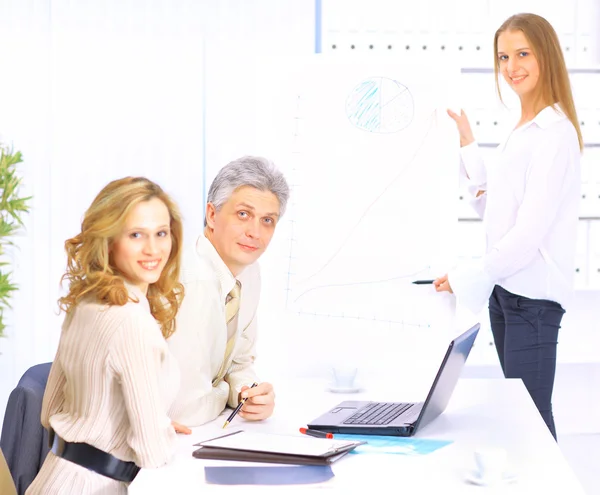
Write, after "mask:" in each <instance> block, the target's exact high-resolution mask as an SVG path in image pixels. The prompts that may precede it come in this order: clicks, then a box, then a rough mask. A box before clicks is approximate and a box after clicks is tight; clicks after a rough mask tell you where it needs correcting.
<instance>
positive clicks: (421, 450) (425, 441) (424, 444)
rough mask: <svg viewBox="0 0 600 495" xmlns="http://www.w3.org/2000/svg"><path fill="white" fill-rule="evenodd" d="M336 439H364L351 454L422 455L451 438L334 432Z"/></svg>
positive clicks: (437, 447) (434, 449) (443, 445)
mask: <svg viewBox="0 0 600 495" xmlns="http://www.w3.org/2000/svg"><path fill="white" fill-rule="evenodd" d="M335 438H336V439H338V440H357V441H364V442H366V444H364V445H360V446H359V447H358V448H356V449H354V450H353V451H352V454H400V455H424V454H430V453H431V452H434V451H436V450H438V449H441V448H442V447H445V446H446V445H449V444H451V443H452V441H451V440H433V439H429V438H415V437H392V436H383V435H382V436H379V435H340V434H336V435H335Z"/></svg>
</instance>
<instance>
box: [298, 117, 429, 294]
mask: <svg viewBox="0 0 600 495" xmlns="http://www.w3.org/2000/svg"><path fill="white" fill-rule="evenodd" d="M435 117H436V114H435V113H433V114H431V115H430V116H429V119H428V123H427V130H426V132H425V135H424V136H423V139H422V140H421V142H420V143H419V145H418V146H417V147H416V148H415V151H414V153H413V154H412V156H411V158H410V159H409V160H407V161H406V163H405V164H404V167H402V168H401V169H400V172H398V174H397V175H396V176H395V177H394V178H393V179H392V181H390V182H389V183H388V184H386V185H385V187H384V188H383V189H382V191H381V192H380V193H379V194H378V195H377V196H376V197H375V198H374V199H373V200H372V201H371V202H370V203H369V205H368V206H367V208H366V209H365V210H364V212H363V213H362V215H361V216H360V217H359V218H358V221H357V222H356V223H355V224H354V226H353V227H352V228H351V229H350V231H349V232H348V235H347V236H346V238H345V239H344V241H343V242H342V243H341V244H340V246H339V247H338V249H337V250H335V251H334V253H333V254H332V255H331V257H330V258H329V259H328V260H327V262H325V264H324V265H323V266H322V267H321V268H319V269H318V270H317V271H316V272H314V273H313V274H312V275H310V276H308V277H307V278H306V279H304V280H302V281H301V282H300V283H305V282H308V281H309V280H310V279H312V278H313V277H315V276H316V275H318V274H319V273H321V272H322V271H323V270H324V269H325V268H327V266H328V265H329V264H330V263H331V262H332V261H333V260H334V259H335V258H336V256H337V255H338V254H339V253H340V251H342V249H343V248H344V246H345V245H346V244H347V243H348V241H349V239H350V238H351V237H352V235H353V234H354V232H355V231H356V229H357V228H358V227H359V226H360V224H361V223H362V222H363V220H364V219H365V217H366V216H367V215H368V214H369V212H370V211H371V209H372V208H373V207H374V206H375V205H376V204H377V202H378V201H380V200H381V198H382V197H383V196H384V195H385V194H386V193H387V192H388V191H389V190H390V188H391V187H393V186H394V184H396V182H397V181H398V180H399V179H400V178H401V177H402V176H403V175H404V174H405V172H406V170H407V169H408V168H409V167H410V165H412V163H413V162H414V160H415V158H416V157H417V156H418V154H419V152H420V151H421V150H422V149H423V146H424V145H425V143H426V142H427V139H428V137H429V136H430V133H431V129H432V127H433V124H434V123H435ZM421 271H422V270H421ZM407 276H410V275H407Z"/></svg>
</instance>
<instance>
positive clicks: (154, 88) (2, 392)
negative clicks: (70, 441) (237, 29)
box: [0, 0, 205, 414]
mask: <svg viewBox="0 0 600 495" xmlns="http://www.w3.org/2000/svg"><path fill="white" fill-rule="evenodd" d="M204 20H205V16H204V15H203V4H202V3H198V2H195V1H193V0H189V1H178V2H172V1H167V0H164V1H163V0H155V1H152V2H148V1H146V2H142V1H133V0H130V1H125V2H123V1H119V0H107V1H103V2H92V1H85V2H84V1H81V2H70V1H68V0H52V1H50V0H32V1H30V2H20V1H17V0H15V1H2V2H0V46H2V47H3V49H2V64H3V66H2V71H1V72H0V109H1V110H0V133H2V138H3V141H4V142H6V143H9V144H12V145H13V146H14V148H15V149H18V150H21V151H22V152H23V155H24V159H25V162H24V164H23V166H22V169H21V172H22V174H23V188H22V193H23V194H25V195H30V194H31V195H33V200H32V203H31V206H32V211H31V214H29V215H26V216H25V232H24V234H23V236H22V237H20V238H19V239H18V242H17V249H16V250H13V252H12V257H13V262H14V280H15V281H16V282H17V283H18V284H19V287H20V290H19V291H18V293H16V294H15V297H14V300H13V303H14V304H13V311H12V312H8V313H7V314H6V318H7V322H8V323H9V324H10V326H9V328H8V329H7V336H8V337H7V338H6V339H3V340H2V341H0V352H1V353H2V354H1V355H0V377H1V378H0V414H3V413H4V404H5V400H6V398H7V396H8V393H9V392H10V390H11V389H12V387H13V386H14V385H15V383H16V381H17V380H18V379H19V377H20V376H21V375H22V373H23V372H24V371H25V370H26V369H27V368H28V367H30V366H32V365H34V364H37V363H40V362H46V361H51V360H52V358H53V356H54V353H55V351H56V345H57V343H58V338H59V335H60V324H61V322H62V316H59V315H58V314H57V305H56V301H57V299H58V297H59V294H60V292H59V280H60V277H61V275H62V274H63V272H64V268H65V261H66V260H65V256H64V251H63V244H64V241H65V239H67V238H69V237H72V236H73V235H75V234H77V233H78V232H79V227H80V222H81V218H82V215H83V213H84V211H85V209H86V208H87V207H88V206H89V204H90V203H91V201H92V199H93V197H94V196H95V195H96V194H97V193H98V192H99V191H100V189H101V188H102V187H103V186H104V185H105V184H106V183H107V182H109V181H110V180H113V179H117V178H120V177H124V176H126V175H144V176H147V177H149V178H151V179H153V180H156V181H157V182H158V183H159V184H160V185H161V186H162V187H163V188H164V189H165V190H166V191H167V192H169V193H171V194H172V195H173V197H174V198H175V199H176V201H177V202H178V203H179V205H180V207H181V209H182V211H183V213H184V220H185V229H186V236H188V237H194V236H195V235H196V234H197V233H198V232H199V231H200V228H201V221H202V218H203V207H202V205H201V198H202V193H203V190H204V183H203V174H204V147H203V145H204V143H203V140H204V113H203V102H204V92H203V91H204V89H203V83H204V80H203V79H204V58H203V52H204V50H203V31H204V29H203V23H204Z"/></svg>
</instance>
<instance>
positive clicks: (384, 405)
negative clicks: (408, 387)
mask: <svg viewBox="0 0 600 495" xmlns="http://www.w3.org/2000/svg"><path fill="white" fill-rule="evenodd" d="M411 406H412V404H401V403H398V402H370V403H369V404H367V405H366V406H365V407H363V408H362V409H360V410H358V411H357V412H356V413H355V414H354V415H353V416H350V417H349V418H348V419H347V420H346V421H344V424H345V425H387V424H390V423H391V422H392V421H394V420H395V419H396V418H397V417H398V416H400V415H401V414H402V413H403V412H404V411H406V410H407V409H408V408H409V407H411Z"/></svg>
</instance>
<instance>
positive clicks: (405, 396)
mask: <svg viewBox="0 0 600 495" xmlns="http://www.w3.org/2000/svg"><path fill="white" fill-rule="evenodd" d="M365 389H366V392H363V393H359V394H352V395H339V394H333V393H329V392H326V391H325V388H324V387H323V383H322V382H318V381H300V380H299V381H295V382H286V383H285V384H284V383H280V384H276V392H277V399H276V408H275V414H274V416H273V417H272V418H270V419H269V420H267V421H264V422H257V423H251V422H246V421H244V420H242V419H241V418H236V419H234V421H233V422H232V425H231V426H230V427H229V428H232V429H234V428H243V429H245V430H249V431H258V432H269V433H281V434H299V433H298V428H299V427H300V426H305V425H306V423H307V422H309V421H310V420H312V419H314V418H315V417H317V416H319V415H320V414H322V413H323V412H325V411H327V409H328V408H329V407H331V406H333V405H335V404H337V403H338V402H339V401H341V400H363V399H364V400H389V401H394V400H396V401H404V400H423V395H422V394H424V393H425V392H426V390H427V388H426V387H425V386H417V385H415V384H413V385H410V384H403V386H402V393H400V392H394V393H390V388H387V391H386V390H384V389H383V387H380V388H379V389H378V387H377V385H375V384H371V385H369V386H368V387H365ZM227 414H229V411H227V413H226V414H224V415H222V416H221V417H220V418H218V419H217V420H215V421H214V422H212V423H209V424H207V425H205V426H202V427H199V428H194V431H193V433H192V435H190V436H180V438H179V449H178V452H177V456H176V459H175V460H174V462H173V463H172V464H170V465H169V466H167V467H164V468H161V469H157V470H142V471H141V472H140V474H139V475H138V477H137V478H136V480H135V481H134V483H132V485H131V487H130V494H131V495H141V494H144V495H147V494H153V493H161V494H173V495H175V494H204V493H223V492H227V493H234V490H235V493H244V495H245V494H247V493H249V492H250V493H259V492H260V493H265V492H268V493H275V492H277V493H281V492H287V491H295V492H304V491H312V490H317V489H319V490H325V491H327V492H335V493H338V492H339V493H346V494H350V495H351V494H354V493H358V492H359V489H361V491H364V490H368V489H369V488H374V487H382V488H383V487H388V489H391V490H392V491H393V492H394V493H401V491H404V490H406V489H412V490H414V493H444V494H446V493H459V494H463V493H464V494H469V493H502V494H528V495H531V494H536V493H545V494H554V493H557V494H558V493H568V494H569V495H576V494H584V491H583V488H582V486H581V484H580V483H579V480H578V479H577V478H576V476H575V474H574V473H573V471H572V469H571V468H570V466H569V465H568V463H567V461H566V460H565V458H564V457H563V455H562V453H561V451H560V449H559V447H558V445H557V444H556V443H555V442H554V439H553V438H552V436H551V435H550V433H549V432H548V430H547V428H546V426H545V424H544V422H543V421H542V419H541V417H540V415H539V414H538V412H537V410H536V409H535V406H534V404H533V401H532V400H531V398H530V397H529V394H528V393H527V391H526V389H525V387H524V385H523V383H522V382H521V380H483V379H477V380H460V381H459V383H458V385H457V387H456V390H455V392H454V395H453V396H452V399H451V401H450V404H449V405H448V408H447V409H446V411H445V412H444V413H443V414H442V415H441V416H440V417H438V418H437V419H436V420H435V421H433V422H432V423H431V424H430V425H428V426H427V427H425V428H424V429H423V430H422V431H420V432H419V433H418V434H417V437H421V438H431V439H439V440H452V441H453V443H451V444H450V445H448V446H445V447H443V448H441V449H439V450H437V451H435V452H433V453H430V454H427V455H423V456H405V455H390V454H388V455H376V454H356V455H347V456H346V457H344V458H343V459H341V460H340V461H338V462H337V463H335V464H333V466H332V468H333V471H334V473H335V477H334V478H333V480H331V481H330V482H328V483H327V484H324V485H318V486H314V487H313V488H312V489H311V488H310V486H306V485H305V486H298V487H287V486H286V487H256V488H252V487H247V486H244V487H240V486H238V487H235V486H230V487H228V486H217V485H207V484H205V482H204V466H219V465H225V464H230V465H232V464H236V463H232V462H226V461H210V460H200V459H194V458H193V457H192V452H193V451H194V450H195V447H194V446H193V444H194V443H196V442H198V441H201V440H203V439H205V438H210V437H211V436H217V435H218V434H221V433H222V432H223V430H222V429H221V427H222V425H223V422H224V419H225V417H226V415H227ZM479 447H502V448H504V449H506V450H507V451H508V458H509V466H508V469H509V470H510V471H513V472H515V473H518V478H517V480H516V481H515V482H513V483H510V484H504V485H496V486H494V487H480V486H476V485H472V484H469V483H467V482H466V480H465V478H466V475H467V474H468V473H469V472H471V471H472V470H473V469H474V461H473V451H474V450H475V449H477V448H479ZM237 464H239V465H248V463H237Z"/></svg>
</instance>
